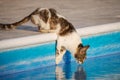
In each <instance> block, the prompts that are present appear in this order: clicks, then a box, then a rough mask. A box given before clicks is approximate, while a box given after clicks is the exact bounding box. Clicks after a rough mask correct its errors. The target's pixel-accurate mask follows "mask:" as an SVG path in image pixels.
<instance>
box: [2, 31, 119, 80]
mask: <svg viewBox="0 0 120 80" xmlns="http://www.w3.org/2000/svg"><path fill="white" fill-rule="evenodd" d="M82 42H83V44H84V45H88V44H89V45H90V48H89V49H88V50H87V59H86V61H85V62H84V64H82V65H78V64H77V63H76V62H75V58H73V56H71V54H70V53H69V51H67V53H66V54H65V55H64V57H63V60H62V61H61V63H60V64H59V65H58V66H55V50H56V49H55V46H56V44H55V42H49V43H43V44H37V45H32V46H24V47H21V48H15V49H9V50H5V51H0V80H120V31H115V32H108V33H103V34H97V35H92V36H86V37H82Z"/></svg>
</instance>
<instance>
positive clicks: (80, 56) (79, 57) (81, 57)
mask: <svg viewBox="0 0 120 80" xmlns="http://www.w3.org/2000/svg"><path fill="white" fill-rule="evenodd" d="M89 47H90V46H89V45H87V46H83V45H82V44H79V45H78V48H77V52H76V53H75V55H74V57H75V59H76V61H77V62H78V63H79V64H82V63H83V62H84V61H85V59H86V52H87V49H88V48H89Z"/></svg>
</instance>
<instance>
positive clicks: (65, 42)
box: [57, 32, 82, 55]
mask: <svg viewBox="0 0 120 80" xmlns="http://www.w3.org/2000/svg"><path fill="white" fill-rule="evenodd" d="M57 42H58V46H64V47H65V48H66V49H67V50H69V51H70V52H71V53H72V54H73V55H74V53H75V52H76V50H77V47H78V45H79V44H80V43H82V41H81V40H80V37H79V35H78V34H77V32H72V33H70V34H68V35H65V36H59V37H58V41H57Z"/></svg>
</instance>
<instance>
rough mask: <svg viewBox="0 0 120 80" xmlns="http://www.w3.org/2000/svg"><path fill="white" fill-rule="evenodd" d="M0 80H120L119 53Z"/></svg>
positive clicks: (39, 69) (12, 75) (6, 76)
mask: <svg viewBox="0 0 120 80" xmlns="http://www.w3.org/2000/svg"><path fill="white" fill-rule="evenodd" d="M0 80H120V53H114V54H111V55H106V56H100V57H94V58H88V59H87V60H86V62H85V63H84V64H83V65H78V64H77V63H76V62H74V61H73V62H71V63H69V64H60V65H58V66H49V67H44V68H38V69H33V70H30V71H26V72H20V73H17V74H11V75H5V76H2V77H1V79H0Z"/></svg>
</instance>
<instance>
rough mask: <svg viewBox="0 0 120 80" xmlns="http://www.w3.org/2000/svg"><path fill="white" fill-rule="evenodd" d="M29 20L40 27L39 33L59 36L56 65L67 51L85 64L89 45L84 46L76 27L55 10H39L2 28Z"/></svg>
mask: <svg viewBox="0 0 120 80" xmlns="http://www.w3.org/2000/svg"><path fill="white" fill-rule="evenodd" d="M29 20H31V22H32V23H33V24H35V25H37V26H38V31H40V32H43V33H48V32H53V33H56V34H57V41H56V42H57V46H56V59H55V62H56V64H59V63H60V61H61V60H62V57H63V55H64V54H65V52H66V50H69V51H70V52H71V53H72V55H73V56H74V57H75V59H76V61H77V62H78V63H80V64H81V63H83V62H84V60H85V59H86V51H87V49H88V48H89V45H87V46H83V45H82V41H81V39H80V37H79V35H78V33H77V31H76V30H75V28H74V26H73V25H72V24H71V23H70V22H69V21H68V20H67V19H66V18H65V17H64V16H62V15H60V14H59V13H58V12H57V11H56V10H55V9H53V8H37V9H36V10H35V11H33V12H32V13H31V14H30V15H29V16H27V17H25V18H23V19H22V20H21V21H18V22H16V23H12V24H4V25H3V24H0V25H2V27H1V28H6V27H7V28H11V27H14V26H18V25H21V24H23V23H25V22H27V21H29Z"/></svg>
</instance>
